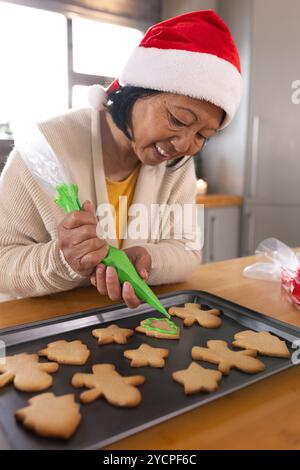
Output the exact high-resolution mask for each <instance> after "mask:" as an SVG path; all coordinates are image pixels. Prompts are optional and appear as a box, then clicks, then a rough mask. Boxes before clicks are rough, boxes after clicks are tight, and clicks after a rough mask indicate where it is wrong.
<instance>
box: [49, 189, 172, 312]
mask: <svg viewBox="0 0 300 470" xmlns="http://www.w3.org/2000/svg"><path fill="white" fill-rule="evenodd" d="M56 191H57V194H58V196H57V197H56V199H55V202H56V204H58V205H59V206H60V207H62V208H63V210H64V211H65V212H73V211H75V210H82V207H81V205H80V202H79V200H78V186H77V185H76V184H66V183H61V184H58V185H57V186H56ZM102 263H103V264H105V266H113V267H114V268H115V269H116V270H117V273H118V278H119V281H120V282H121V284H123V283H124V282H125V281H129V282H130V283H131V284H132V286H133V288H134V291H135V293H136V295H137V296H138V297H139V299H141V300H143V301H144V302H146V303H147V304H149V305H150V306H151V307H153V308H154V309H155V310H157V311H158V312H160V313H162V314H163V315H165V317H167V318H170V315H169V314H168V312H167V310H166V309H165V307H164V306H163V305H162V304H161V302H160V301H159V299H158V298H157V297H156V295H155V294H154V292H153V291H152V289H151V288H150V287H149V286H148V284H146V282H145V281H144V280H143V279H142V278H141V276H140V275H139V274H138V272H137V271H136V269H135V267H134V265H133V264H132V262H131V261H130V259H129V258H128V256H127V255H126V253H125V251H123V250H120V249H119V248H115V247H114V246H111V245H109V251H108V255H107V256H106V258H104V259H103V260H102Z"/></svg>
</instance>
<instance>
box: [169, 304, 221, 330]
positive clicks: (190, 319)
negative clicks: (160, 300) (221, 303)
mask: <svg viewBox="0 0 300 470" xmlns="http://www.w3.org/2000/svg"><path fill="white" fill-rule="evenodd" d="M169 314H170V315H175V316H176V317H179V318H182V319H183V324H184V326H192V325H194V323H198V324H199V325H200V326H203V327H204V328H219V326H221V325H222V320H221V318H219V316H218V315H220V314H221V312H220V310H216V309H212V310H201V306H200V305H199V304H192V303H186V304H184V307H171V308H170V309H169Z"/></svg>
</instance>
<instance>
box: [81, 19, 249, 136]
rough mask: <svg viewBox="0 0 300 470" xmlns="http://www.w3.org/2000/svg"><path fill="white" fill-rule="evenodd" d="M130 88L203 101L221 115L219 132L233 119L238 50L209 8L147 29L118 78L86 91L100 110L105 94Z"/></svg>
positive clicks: (239, 90) (236, 101)
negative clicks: (217, 108) (124, 87)
mask: <svg viewBox="0 0 300 470" xmlns="http://www.w3.org/2000/svg"><path fill="white" fill-rule="evenodd" d="M126 85H132V86H136V87H142V88H151V89H153V90H159V91H163V92H171V93H178V94H181V95H186V96H190V97H192V98H197V99H202V100H206V101H209V102H211V103H213V104H215V105H217V106H219V107H220V108H222V109H223V110H224V111H225V112H226V117H225V120H224V122H223V124H222V128H224V127H226V126H227V125H228V124H229V123H230V122H231V121H232V119H233V117H234V115H235V113H236V111H237V109H238V106H239V103H240V100H241V95H242V76H241V66H240V58H239V53H238V50H237V48H236V46H235V43H234V41H233V38H232V36H231V33H230V30H229V29H228V27H227V26H226V24H225V23H224V22H223V20H221V18H220V17H219V16H218V15H217V14H216V13H215V12H214V11H212V10H202V11H194V12H191V13H187V14H185V15H180V16H176V17H175V18H171V19H168V20H166V21H162V22H161V23H158V24H156V25H154V26H152V27H151V28H149V29H148V31H147V32H146V34H145V36H144V38H143V39H142V41H141V42H140V44H139V46H138V47H137V48H135V49H134V50H133V52H132V53H131V55H130V57H129V59H128V61H127V63H126V64H125V66H124V68H123V70H122V72H121V74H120V77H119V78H118V79H116V80H114V81H113V82H112V84H111V85H110V86H109V87H108V89H107V90H105V89H104V88H102V87H101V86H100V85H94V86H93V87H91V88H90V90H89V100H90V103H91V105H92V106H93V107H96V108H97V109H101V107H103V104H104V103H106V100H107V91H113V90H118V89H119V88H120V86H126Z"/></svg>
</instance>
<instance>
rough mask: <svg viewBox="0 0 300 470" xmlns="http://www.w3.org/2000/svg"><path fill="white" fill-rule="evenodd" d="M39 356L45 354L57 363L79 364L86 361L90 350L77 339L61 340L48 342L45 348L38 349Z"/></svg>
mask: <svg viewBox="0 0 300 470" xmlns="http://www.w3.org/2000/svg"><path fill="white" fill-rule="evenodd" d="M39 356H47V358H48V359H50V360H51V361H56V362H58V363H59V364H70V365H78V366H81V365H83V364H85V363H86V362H87V360H88V358H89V356H90V350H89V349H88V348H87V346H86V345H85V344H84V343H82V342H81V341H79V340H76V341H65V340H61V341H54V342H53V343H49V344H48V345H47V348H45V349H41V350H40V351H39Z"/></svg>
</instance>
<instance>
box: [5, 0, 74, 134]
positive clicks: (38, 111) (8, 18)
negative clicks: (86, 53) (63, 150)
mask: <svg viewBox="0 0 300 470" xmlns="http://www.w3.org/2000/svg"><path fill="white" fill-rule="evenodd" d="M0 44H1V48H0V69H1V71H0V124H1V123H2V124H5V123H7V122H8V121H9V122H11V128H12V130H14V129H15V128H16V127H17V126H19V125H22V122H24V121H25V120H26V121H28V120H30V121H37V120H42V119H46V118H48V117H51V116H53V115H55V114H59V113H62V112H65V111H66V110H67V108H68V82H67V78H68V75H67V29H66V18H65V16H64V15H61V14H59V13H53V12H49V11H43V10H38V9H35V8H29V7H25V6H19V5H13V4H9V3H5V2H0ZM3 128H4V129H5V126H3V127H2V129H3ZM1 135H2V138H3V136H4V135H3V134H1ZM4 137H5V136H4ZM6 138H7V137H6Z"/></svg>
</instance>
